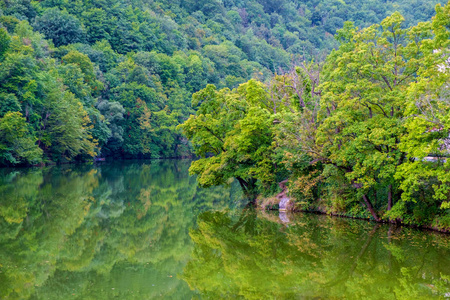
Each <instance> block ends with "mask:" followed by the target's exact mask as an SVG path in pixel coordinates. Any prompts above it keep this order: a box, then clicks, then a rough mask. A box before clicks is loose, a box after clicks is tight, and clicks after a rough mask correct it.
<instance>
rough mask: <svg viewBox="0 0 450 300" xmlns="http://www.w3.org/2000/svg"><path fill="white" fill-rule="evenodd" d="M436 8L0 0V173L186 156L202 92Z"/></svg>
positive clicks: (321, 1)
mask: <svg viewBox="0 0 450 300" xmlns="http://www.w3.org/2000/svg"><path fill="white" fill-rule="evenodd" d="M438 2H439V1H437V0H427V1H385V0H373V1H355V0H347V1H342V0H317V1H316V0H305V1H298V0H290V1H288V0H280V1H267V0H253V1H251V0H242V1H238V0H236V1H234V0H227V1H191V0H188V1H158V2H157V1H151V0H131V1H130V0H128V1H125V0H91V1H86V0H76V1H69V0H44V1H30V0H5V1H0V165H3V166H5V165H9V166H11V165H34V164H40V163H52V162H56V163H62V162H68V161H83V160H87V159H92V157H121V158H132V157H140V158H161V157H183V156H189V155H191V154H192V148H191V145H190V143H189V142H188V141H187V139H186V138H185V137H184V136H183V134H182V132H181V130H180V128H177V125H179V124H181V123H183V122H184V121H185V120H186V119H187V118H188V117H189V115H191V114H194V113H195V111H196V108H195V107H194V108H193V107H192V105H191V96H192V94H193V93H195V92H197V91H199V90H201V89H203V88H205V87H206V85H207V84H213V85H214V86H215V87H216V88H218V89H221V88H225V87H227V88H230V89H233V88H236V87H238V85H239V84H241V83H244V82H246V81H248V80H250V79H252V78H253V79H256V80H258V81H260V82H266V83H267V82H268V81H269V80H270V79H271V78H273V76H275V75H276V74H285V73H286V72H288V71H289V70H291V69H292V66H294V65H300V64H301V63H302V62H303V61H311V60H315V61H322V60H323V59H324V58H325V54H326V53H329V51H330V50H331V49H333V48H336V47H337V46H338V45H339V42H338V41H337V40H336V39H335V37H334V35H335V34H336V31H337V30H338V29H340V28H342V27H343V25H344V21H348V20H350V21H354V24H355V26H358V27H359V28H363V27H367V26H369V25H371V24H374V23H378V22H380V21H381V20H383V19H384V18H385V17H387V16H389V15H391V14H392V13H393V12H395V11H399V12H401V13H402V14H403V16H404V17H405V22H404V26H410V25H415V24H417V23H418V22H419V21H425V20H429V19H430V18H431V16H432V15H433V14H434V5H435V4H436V3H438Z"/></svg>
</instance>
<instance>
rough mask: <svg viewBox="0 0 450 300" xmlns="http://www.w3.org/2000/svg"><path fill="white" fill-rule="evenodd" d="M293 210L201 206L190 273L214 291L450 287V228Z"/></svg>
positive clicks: (412, 292)
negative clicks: (278, 215) (277, 216)
mask: <svg viewBox="0 0 450 300" xmlns="http://www.w3.org/2000/svg"><path fill="white" fill-rule="evenodd" d="M289 218H290V219H294V221H293V222H291V223H290V224H288V226H286V225H285V224H283V223H282V221H278V222H274V220H273V218H271V217H270V216H269V217H266V216H263V215H262V214H261V213H256V212H255V211H251V210H247V211H244V212H243V213H241V214H236V213H235V212H233V211H227V210H225V211H215V212H204V213H202V214H200V215H199V217H198V227H197V228H196V229H195V230H191V232H190V235H191V237H192V240H193V241H194V243H195V246H194V250H193V253H192V259H191V260H190V261H189V263H188V264H187V265H186V267H185V269H184V273H183V279H184V280H186V281H187V282H188V284H189V286H190V287H191V289H193V290H198V291H200V293H201V294H202V296H204V297H205V298H210V299H221V298H245V299H263V298H264V299H268V298H270V299H298V298H308V299H309V298H315V297H317V298H336V299H341V298H355V299H360V298H364V299H429V298H432V297H436V298H442V297H443V296H444V295H446V293H449V292H450V284H449V278H450V277H449V275H450V268H449V267H450V261H449V259H448V252H449V249H450V245H449V242H450V241H449V239H448V236H445V235H440V234H436V233H429V232H423V231H417V230H414V229H410V228H393V227H389V226H380V225H378V224H376V225H373V223H366V222H361V221H355V220H347V219H335V218H330V217H326V216H316V215H300V216H289ZM247 225H248V226H247ZM447 295H448V294H447Z"/></svg>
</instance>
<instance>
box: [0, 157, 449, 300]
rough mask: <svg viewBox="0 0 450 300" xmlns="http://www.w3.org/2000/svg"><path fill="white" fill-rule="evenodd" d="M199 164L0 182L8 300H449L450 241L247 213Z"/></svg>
mask: <svg viewBox="0 0 450 300" xmlns="http://www.w3.org/2000/svg"><path fill="white" fill-rule="evenodd" d="M189 163H190V162H189V161H186V160H178V161H176V160H166V161H152V162H116V163H107V164H102V165H97V166H62V167H50V168H44V169H14V170H7V169H3V170H0V298H1V299H113V298H116V299H230V298H233V299H236V298H238V299H239V298H245V299H345V298H347V299H430V298H437V299H439V298H450V285H449V282H450V236H449V235H443V234H438V233H435V232H429V231H420V230H416V229H412V228H403V227H393V226H388V225H377V224H375V223H371V222H367V221H358V220H349V219H339V218H331V217H328V216H320V215H313V214H296V215H283V216H278V215H277V214H268V213H265V212H256V211H255V210H251V209H245V208H244V206H245V200H243V199H242V194H241V192H240V190H239V187H238V185H230V186H224V187H216V188H211V189H202V188H199V187H197V185H196V181H195V178H194V177H190V176H189V175H188V167H189Z"/></svg>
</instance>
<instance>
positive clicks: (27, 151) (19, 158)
mask: <svg viewBox="0 0 450 300" xmlns="http://www.w3.org/2000/svg"><path fill="white" fill-rule="evenodd" d="M41 159H42V150H41V149H39V147H38V146H37V145H36V144H35V140H34V138H33V137H32V135H31V134H30V133H29V130H28V125H27V123H26V121H25V118H23V117H22V114H21V113H20V112H8V113H6V114H5V115H4V116H3V117H2V118H0V164H2V165H17V164H24V163H29V164H36V163H39V162H40V161H41Z"/></svg>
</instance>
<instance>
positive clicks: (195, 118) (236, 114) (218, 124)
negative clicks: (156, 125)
mask: <svg viewBox="0 0 450 300" xmlns="http://www.w3.org/2000/svg"><path fill="white" fill-rule="evenodd" d="M192 104H193V106H194V107H198V110H197V114H196V115H191V116H190V118H189V119H188V120H187V121H186V122H185V123H184V124H183V125H180V127H181V128H182V129H183V131H184V133H185V134H186V136H187V137H188V139H190V140H191V142H192V144H193V146H194V150H195V153H196V154H197V155H199V156H201V157H202V158H201V159H199V160H197V161H194V162H193V163H192V165H191V168H190V172H191V173H193V174H198V175H199V177H198V182H199V183H200V185H202V186H212V185H219V184H223V183H226V182H227V181H228V180H229V179H231V178H236V179H237V180H238V181H239V183H240V184H241V186H242V188H243V189H244V191H245V192H246V193H247V194H248V195H254V194H255V192H256V189H257V182H258V180H259V183H260V184H262V185H265V186H266V187H269V186H270V184H272V183H273V182H274V181H275V175H276V172H277V170H276V164H275V163H274V162H273V161H272V156H273V150H274V148H273V144H272V142H273V131H272V126H273V120H274V114H273V111H272V109H271V106H270V97H269V94H268V93H267V91H266V89H265V87H264V86H263V84H262V83H260V82H258V81H255V80H250V81H249V82H247V83H245V84H242V85H241V86H239V88H237V89H235V90H233V91H230V90H229V89H227V88H225V89H222V90H219V91H218V90H217V89H216V87H215V86H213V85H208V86H207V87H206V88H205V89H203V90H201V91H199V92H197V93H195V94H194V96H193V100H192ZM278 171H279V170H278Z"/></svg>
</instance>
